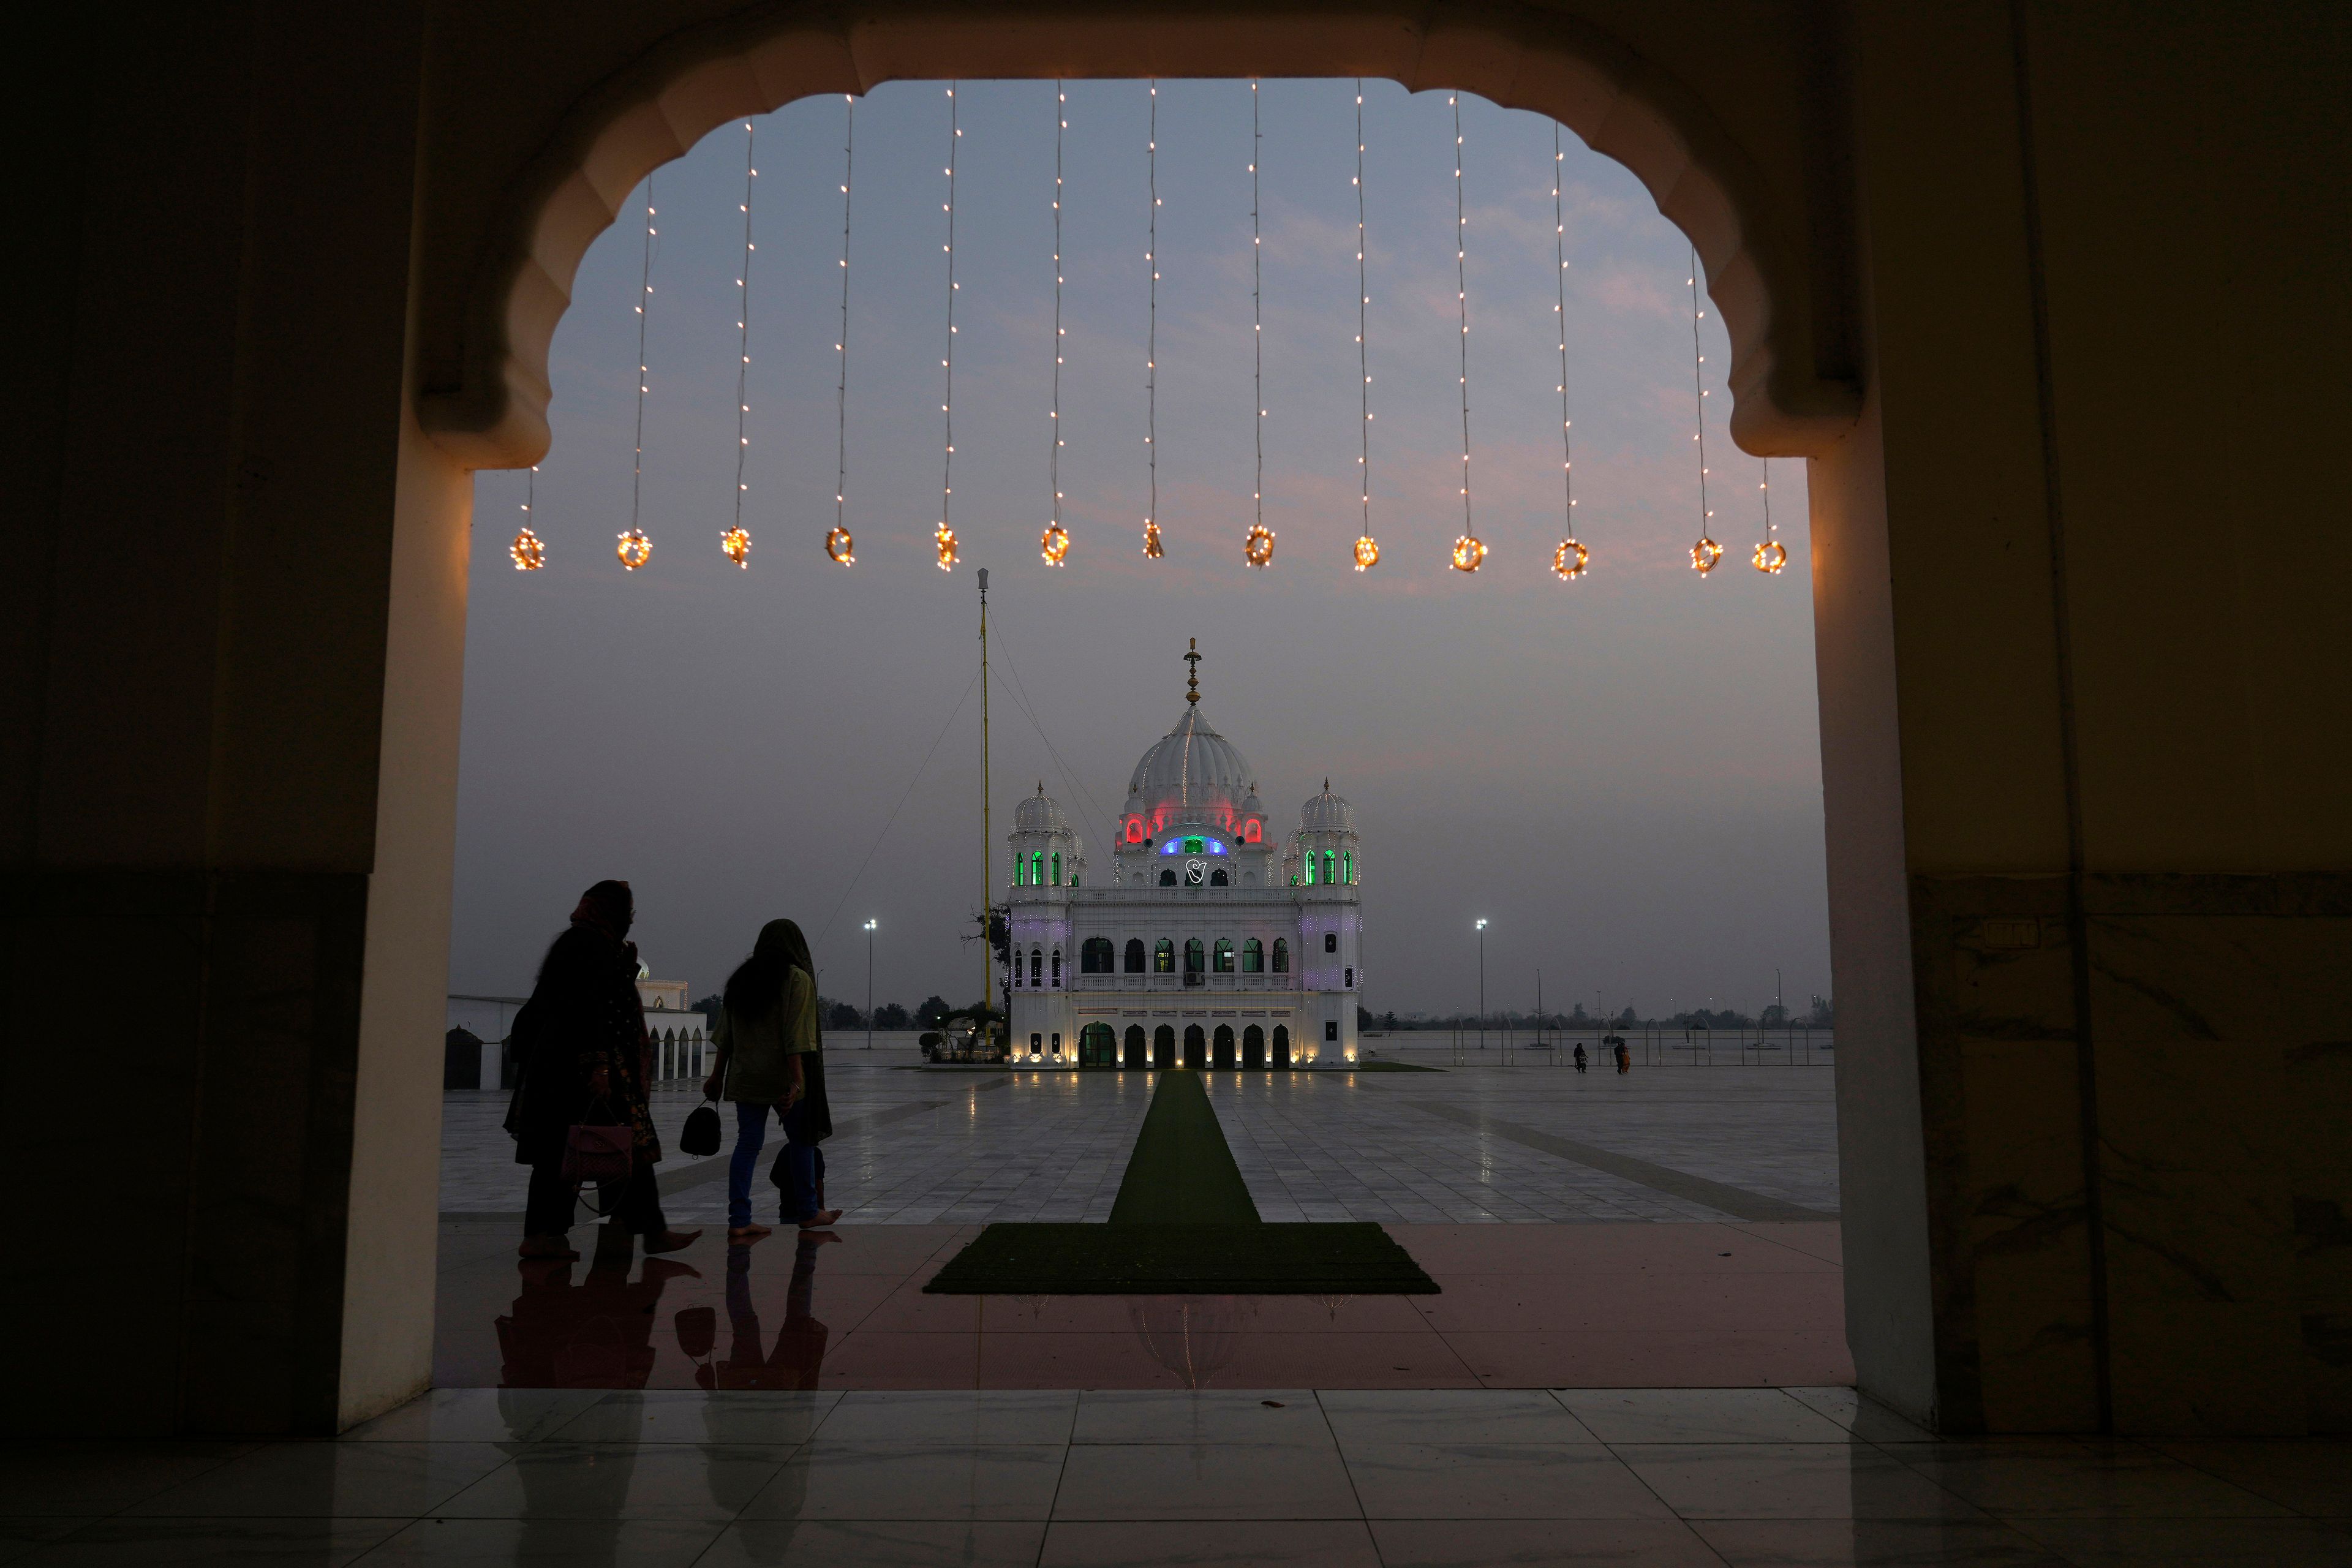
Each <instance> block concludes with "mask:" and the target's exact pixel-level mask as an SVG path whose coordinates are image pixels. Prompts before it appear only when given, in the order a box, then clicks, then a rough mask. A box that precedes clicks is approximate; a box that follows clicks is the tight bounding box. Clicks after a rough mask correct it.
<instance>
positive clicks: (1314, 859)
mask: <svg viewBox="0 0 2352 1568" xmlns="http://www.w3.org/2000/svg"><path fill="white" fill-rule="evenodd" d="M1184 657H1185V658H1186V659H1187V660H1188V661H1190V662H1191V663H1192V666H1193V669H1192V673H1191V674H1190V675H1188V677H1187V678H1186V687H1187V691H1186V694H1185V699H1184V712H1183V716H1182V717H1181V719H1179V720H1178V721H1177V723H1176V727H1175V728H1174V729H1172V730H1171V731H1169V732H1168V733H1167V735H1166V736H1164V737H1163V738H1161V740H1160V742H1158V743H1157V744H1155V745H1154V746H1152V748H1151V749H1150V751H1148V752H1144V754H1143V757H1142V759H1141V760H1140V761H1139V762H1138V763H1136V764H1135V772H1134V773H1133V775H1132V776H1131V777H1130V779H1129V783H1128V792H1127V807H1126V809H1125V811H1123V812H1122V813H1121V814H1120V818H1119V822H1118V843H1117V844H1116V845H1114V846H1113V847H1112V849H1111V854H1110V866H1109V868H1108V871H1107V872H1106V873H1105V874H1104V876H1103V877H1102V879H1101V880H1100V882H1099V883H1096V882H1090V881H1089V880H1088V879H1087V856H1086V848H1085V846H1084V845H1083V844H1082V843H1081V842H1080V840H1079V838H1078V836H1077V835H1076V833H1074V832H1072V831H1071V829H1070V826H1069V825H1068V823H1067V822H1066V821H1065V820H1064V818H1063V816H1062V810H1061V807H1060V806H1059V805H1056V804H1055V802H1054V801H1053V800H1052V799H1051V798H1050V797H1049V796H1047V795H1046V794H1045V786H1044V785H1043V784H1040V785H1038V787H1037V793H1036V795H1034V796H1032V797H1031V798H1029V799H1027V800H1024V801H1023V802H1022V803H1021V804H1020V805H1019V806H1017V807H1016V808H1015V809H1014V811H1013V834H1012V837H1011V840H1010V842H1011V846H1012V851H1013V868H1012V869H1013V876H1012V886H1011V888H1010V889H1008V891H1007V895H1006V897H1007V900H1008V902H1009V906H1010V910H1011V921H1010V927H1009V935H1010V942H1011V953H1012V960H1013V962H1012V974H1011V976H1010V981H1011V985H1010V992H1009V994H1010V997H1011V1001H1012V1007H1011V1020H1010V1023H1011V1030H1010V1035H1011V1041H1010V1043H1011V1047H1012V1050H1013V1055H1014V1058H1015V1059H1016V1060H1021V1061H1025V1062H1028V1063H1032V1064H1035V1065H1038V1066H1047V1067H1053V1066H1059V1067H1082V1068H1135V1069H1146V1068H1170V1067H1176V1066H1179V1065H1181V1066H1185V1067H1196V1068H1283V1067H1305V1066H1314V1065H1317V1064H1318V1063H1319V1064H1321V1065H1326V1066H1335V1065H1339V1064H1342V1063H1348V1062H1353V1061H1354V1060H1355V1059H1356V1043H1357V1042H1356V1009H1357V1005H1358V998H1359V997H1360V994H1362V988H1363V978H1364V976H1363V969H1362V966H1361V963H1360V959H1359V957H1358V953H1359V951H1360V943H1361V938H1362V932H1363V917H1362V904H1361V898H1360V892H1359V879H1360V877H1361V875H1362V872H1363V866H1362V857H1361V854H1360V849H1359V847H1358V843H1357V837H1356V819H1355V811H1354V809H1353V808H1352V807H1351V806H1349V804H1348V803H1347V801H1346V800H1345V799H1343V798H1342V797H1340V796H1339V795H1334V794H1332V793H1331V786H1330V781H1329V780H1328V779H1326V780H1325V781H1324V785H1323V792H1322V793H1321V794H1320V795H1316V796H1314V797H1313V798H1312V799H1310V800H1308V801H1307V803H1306V804H1305V805H1303V806H1302V807H1301V808H1300V810H1299V818H1298V826H1297V827H1296V828H1295V829H1292V830H1290V831H1288V832H1287V833H1286V832H1284V831H1283V830H1282V829H1280V828H1279V827H1277V826H1276V825H1275V824H1274V823H1273V822H1272V821H1270V820H1269V818H1268V817H1267V816H1266V813H1265V807H1264V805H1262V804H1261V802H1260V801H1259V799H1258V794H1257V785H1256V783H1255V773H1254V772H1253V771H1252V769H1251V767H1250V765H1249V763H1248V762H1247V761H1246V760H1245V759H1244V757H1243V756H1242V754H1241V752H1239V751H1238V750H1237V749H1236V748H1235V747H1234V744H1233V743H1232V742H1229V741H1227V740H1226V739H1225V738H1224V737H1223V736H1222V735H1220V734H1218V733H1217V732H1216V731H1215V730H1213V729H1212V728H1210V726H1209V722H1208V721H1207V720H1206V719H1205V718H1203V717H1202V713H1201V691H1200V680H1199V668H1198V667H1199V660H1200V658H1201V655H1200V653H1199V652H1198V650H1197V645H1196V647H1195V649H1194V650H1193V651H1191V652H1188V653H1186V654H1185V656H1184Z"/></svg>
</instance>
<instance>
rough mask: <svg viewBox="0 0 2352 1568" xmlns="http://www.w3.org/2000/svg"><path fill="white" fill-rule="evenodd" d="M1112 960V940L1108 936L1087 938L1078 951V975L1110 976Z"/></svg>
mask: <svg viewBox="0 0 2352 1568" xmlns="http://www.w3.org/2000/svg"><path fill="white" fill-rule="evenodd" d="M1139 956H1140V955H1139ZM1110 958H1111V952H1110V938H1108V937H1107V936H1090V937H1088V938H1087V940H1086V942H1085V944H1084V945H1082V946H1081V947H1080V948H1079V949H1078V973H1081V974H1108V973H1110V972H1111V963H1110Z"/></svg>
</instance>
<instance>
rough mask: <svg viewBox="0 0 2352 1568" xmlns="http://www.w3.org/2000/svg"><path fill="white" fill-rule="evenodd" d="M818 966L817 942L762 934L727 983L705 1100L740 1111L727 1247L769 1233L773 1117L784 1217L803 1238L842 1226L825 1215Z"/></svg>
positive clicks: (825, 1109) (828, 1121)
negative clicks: (764, 1209) (764, 1187)
mask: <svg viewBox="0 0 2352 1568" xmlns="http://www.w3.org/2000/svg"><path fill="white" fill-rule="evenodd" d="M815 968H816V966H815V964H814V962H813V961H812V960H811V958H810V956H809V946H808V939H807V938H806V937H804V936H803V935H802V934H801V928H800V927H799V926H798V925H796V924H794V923H793V921H769V922H768V923H767V924H766V925H764V926H762V927H761V928H760V940H759V941H758V942H755V943H754V944H753V945H752V948H751V957H749V958H747V959H745V960H744V961H743V962H742V963H740V964H738V965H737V966H736V969H735V973H732V974H730V975H729V976H728V977H727V989H726V992H725V993H724V994H723V995H722V997H721V999H720V1000H721V1006H720V1010H719V1027H718V1030H717V1032H716V1039H717V1043H718V1047H719V1058H718V1065H717V1067H716V1068H714V1069H713V1071H712V1072H711V1075H710V1079H709V1082H707V1083H705V1084H704V1085H703V1086H702V1087H703V1092H704V1093H706V1094H709V1095H710V1096H712V1097H713V1098H715V1099H716V1098H723V1099H726V1100H730V1101H732V1102H733V1103H734V1106H735V1152H734V1154H733V1155H732V1156H731V1157H730V1160H729V1162H728V1165H727V1239H728V1240H729V1241H730V1242H739V1243H748V1242H752V1241H757V1240H758V1239H759V1238H760V1237H763V1236H765V1235H767V1234H768V1230H769V1227H768V1226H762V1225H754V1224H752V1223H751V1173H752V1172H753V1171H754V1170H756V1169H757V1168H758V1167H759V1163H760V1150H761V1145H762V1144H764V1143H765V1142H767V1132H768V1117H769V1115H770V1114H771V1113H773V1114H774V1115H775V1117H776V1118H777V1119H778V1120H779V1121H781V1122H782V1124H783V1129H784V1140H785V1142H784V1151H783V1154H782V1158H780V1159H779V1160H778V1161H777V1163H776V1164H777V1174H778V1185H779V1186H781V1187H782V1189H783V1204H782V1207H783V1214H784V1217H785V1218H787V1219H789V1220H791V1221H793V1223H794V1224H796V1225H797V1226H800V1228H801V1229H803V1230H817V1229H822V1228H823V1227H824V1226H829V1225H831V1224H833V1223H834V1222H835V1220H837V1219H839V1218H840V1217H841V1211H840V1210H839V1209H828V1208H825V1207H824V1196H823V1177H822V1176H821V1175H820V1174H819V1167H818V1162H819V1161H820V1160H821V1159H822V1158H823V1156H822V1155H821V1154H820V1152H818V1149H817V1145H818V1144H819V1143H820V1142H824V1140H825V1139H826V1138H829V1137H831V1136H832V1135H833V1111H832V1108H831V1106H830V1105H829V1104H828V1103H827V1102H826V1100H825V1093H824V1033H823V1030H822V1027H821V1026H820V1025H819V1023H818V1020H817V1005H816V979H815Z"/></svg>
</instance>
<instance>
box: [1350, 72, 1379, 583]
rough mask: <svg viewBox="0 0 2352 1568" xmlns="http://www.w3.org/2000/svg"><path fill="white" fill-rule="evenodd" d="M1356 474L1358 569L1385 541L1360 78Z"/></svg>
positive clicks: (1375, 560) (1360, 83)
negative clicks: (1376, 497)
mask: <svg viewBox="0 0 2352 1568" xmlns="http://www.w3.org/2000/svg"><path fill="white" fill-rule="evenodd" d="M1355 186H1356V393H1357V412H1358V413H1359V414H1360V415H1361V416H1362V417H1361V418H1360V419H1359V420H1357V421H1356V434H1357V438H1358V442H1359V444H1360V450H1359V451H1358V453H1357V454H1356V477H1357V479H1358V480H1359V486H1360V489H1361V490H1362V491H1363V521H1362V523H1361V526H1360V531H1359V532H1358V533H1357V535H1356V570H1357V571H1359V572H1362V571H1366V570H1368V569H1369V568H1370V567H1374V566H1377V565H1379V564H1380V562H1381V542H1380V541H1379V540H1377V539H1374V538H1373V537H1372V364H1371V359H1370V353H1371V351H1370V349H1368V348H1366V347H1365V345H1364V326H1365V318H1366V316H1367V314H1368V313H1369V312H1370V308H1371V303H1372V296H1371V294H1370V291H1369V290H1368V289H1366V288H1365V287H1364V79H1363V78H1362V77H1358V78H1357V79H1356V178H1355Z"/></svg>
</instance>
